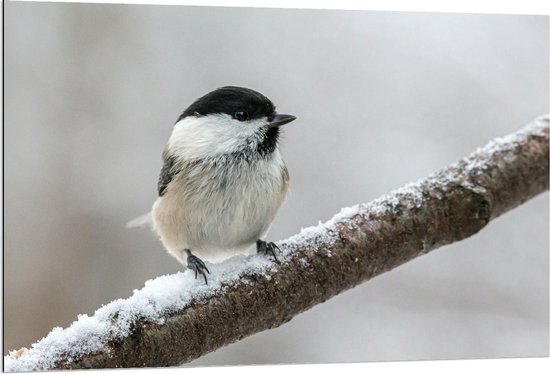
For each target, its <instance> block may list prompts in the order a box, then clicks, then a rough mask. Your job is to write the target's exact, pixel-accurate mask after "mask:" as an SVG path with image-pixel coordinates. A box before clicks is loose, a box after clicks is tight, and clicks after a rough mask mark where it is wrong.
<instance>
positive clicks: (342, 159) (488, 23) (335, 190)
mask: <svg viewBox="0 0 550 374" xmlns="http://www.w3.org/2000/svg"><path fill="white" fill-rule="evenodd" d="M5 17H6V19H5V69H6V70H5V128H4V129H5V134H4V135H5V201H4V203H5V207H4V209H5V217H4V218H5V221H4V223H5V227H4V230H5V231H4V234H5V243H4V244H5V247H4V256H5V257H4V260H5V262H4V266H5V275H4V277H5V278H4V281H5V283H4V302H5V304H4V305H5V316H4V318H5V320H4V323H5V325H4V327H5V330H4V334H5V335H4V338H5V341H4V342H5V346H4V354H6V353H7V351H8V350H9V349H17V348H20V347H21V346H27V347H28V346H29V345H30V344H32V343H33V342H35V341H36V340H37V339H40V338H41V337H43V336H45V335H46V334H47V333H48V332H49V331H50V330H51V329H52V328H53V327H54V326H58V325H59V326H62V327H66V326H68V325H70V323H71V322H72V321H73V320H74V319H75V318H76V316H77V314H79V313H88V314H91V313H93V311H94V310H95V309H97V308H98V307H100V306H101V305H102V304H106V303H108V302H110V301H111V300H113V299H115V298H123V297H128V296H130V295H131V293H132V290H133V289H136V288H141V287H142V286H143V284H144V282H145V281H146V280H147V279H149V278H153V277H156V276H159V275H162V274H168V273H174V272H177V271H181V270H182V268H181V267H180V265H179V264H178V263H177V262H176V261H175V260H173V259H172V258H171V257H170V256H169V255H168V254H167V253H166V252H165V251H164V249H163V248H162V246H161V243H160V242H159V241H158V240H157V239H156V238H155V236H154V235H153V234H152V233H149V232H146V231H142V232H139V231H138V232H135V231H127V230H126V229H125V224H126V222H127V221H128V220H129V219H131V218H133V217H134V216H136V215H139V214H141V213H144V212H146V211H147V210H148V209H149V208H150V206H151V205H152V203H153V201H154V199H155V197H156V181H157V177H158V173H159V170H160V167H161V161H160V155H161V152H162V149H163V147H164V144H165V142H166V140H167V139H168V136H169V135H170V132H171V128H172V125H173V122H174V121H175V119H176V118H177V117H178V115H179V113H180V112H181V111H182V110H183V109H185V108H186V106H187V105H189V104H190V103H191V102H192V101H193V100H194V99H195V98H197V97H199V96H201V95H203V94H204V93H206V92H208V91H210V90H212V89H215V88H217V87H220V86H223V85H241V86H246V87H251V88H254V89H256V90H258V91H260V92H262V93H264V94H266V95H267V96H268V97H270V98H271V99H272V100H273V101H274V102H275V103H276V104H277V105H278V107H279V109H280V111H282V112H286V113H292V114H295V115H296V116H297V117H298V120H297V121H295V122H293V123H292V124H290V125H288V127H285V129H284V136H283V139H282V152H283V154H284V156H285V159H286V161H287V164H288V167H289V169H290V174H291V182H292V194H291V196H290V198H289V199H288V201H287V203H286V205H285V206H284V207H283V208H282V210H281V211H280V213H279V215H278V216H277V218H276V221H275V222H274V225H273V228H272V231H271V233H270V235H269V238H270V239H272V240H275V239H282V238H285V237H287V236H289V235H291V234H294V233H296V232H298V231H299V230H300V228H301V227H306V226H309V225H314V224H317V223H318V221H319V220H326V219H329V218H330V217H331V216H332V215H333V214H334V213H336V212H338V211H339V210H340V208H341V207H345V206H349V205H352V204H355V203H358V202H366V201H369V200H371V199H373V198H376V197H378V196H380V195H382V194H385V193H388V192H389V191H391V190H392V189H395V188H398V187H400V186H402V185H404V184H405V183H407V182H410V181H415V180H417V179H418V178H422V177H425V176H426V175H427V174H429V173H430V172H432V171H435V170H437V169H439V168H441V167H444V166H446V165H447V164H449V163H451V162H454V161H456V160H458V159H459V158H461V157H463V156H466V155H468V154H469V152H471V151H473V150H474V149H475V148H476V147H478V146H482V145H484V144H485V143H486V142H487V141H488V140H489V139H491V138H493V137H496V136H501V135H505V134H507V133H510V132H513V131H515V130H516V129H518V128H519V127H521V126H522V125H523V124H525V123H527V122H529V121H530V120H532V119H533V118H534V117H536V116H537V115H539V114H543V113H547V112H548V109H549V108H548V105H549V104H548V101H549V95H548V85H549V66H548V54H549V50H548V43H549V33H548V24H549V23H548V17H545V16H508V15H506V16H503V15H471V14H436V13H432V14H428V13H396V12H367V11H332V10H331V11H323V10H283V9H246V8H210V7H208V8H200V7H182V6H146V5H105V4H100V5H97V4H55V3H43V4H40V3H13V2H8V3H7V4H6V9H5ZM548 225H549V222H548V194H547V193H545V194H543V195H541V196H539V197H537V198H535V199H533V200H531V201H529V202H528V203H526V204H525V205H523V206H520V207H519V208H517V209H516V210H514V211H512V212H510V213H508V214H506V215H505V216H503V217H501V218H499V219H497V220H496V221H494V222H492V223H491V224H490V225H489V226H488V227H487V228H486V229H485V230H483V231H482V232H480V233H479V234H478V235H476V236H474V237H472V238H470V239H468V240H465V241H463V242H460V243H456V244H454V245H450V246H448V247H444V248H441V249H439V250H437V251H435V252H433V253H431V254H429V255H427V256H423V257H421V258H418V259H416V260H414V261H412V262H410V263H408V264H405V265H403V266H402V267H400V268H398V269H395V270H394V271H391V272H389V273H386V274H384V275H382V276H379V277H377V278H375V279H373V280H371V281H369V282H367V283H365V284H363V285H361V286H359V287H356V288H355V289H353V290H351V291H348V292H346V293H344V294H342V295H340V296H338V297H335V298H333V299H331V300H329V301H328V302H326V303H324V304H322V305H319V306H317V307H315V308H313V309H312V310H310V311H308V312H306V313H304V314H302V315H299V316H297V317H296V318H294V319H293V320H292V321H291V322H290V323H288V324H286V325H284V326H282V327H280V328H278V329H275V330H272V331H266V332H263V333H260V334H257V335H255V336H252V337H249V338H247V339H244V340H243V341H241V342H238V343H236V344H233V345H231V346H229V347H226V348H223V349H220V350H219V351H217V352H214V353H211V354H208V355H206V356H204V357H202V358H200V359H198V360H196V361H194V362H193V363H192V364H191V365H212V364H216V365H223V364H260V363H318V362H346V361H348V362H353V361H374V360H376V361H378V360H418V359H458V358H484V357H517V356H541V355H547V354H548V348H549V347H548V329H549V324H548V304H549V300H548V292H549V287H548V267H549V255H548V246H549V243H548V231H549V229H548Z"/></svg>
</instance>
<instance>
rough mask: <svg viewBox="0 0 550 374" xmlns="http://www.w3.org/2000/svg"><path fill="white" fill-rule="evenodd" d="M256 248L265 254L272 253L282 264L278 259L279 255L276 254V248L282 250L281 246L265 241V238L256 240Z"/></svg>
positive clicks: (276, 260)
mask: <svg viewBox="0 0 550 374" xmlns="http://www.w3.org/2000/svg"><path fill="white" fill-rule="evenodd" d="M256 249H257V251H258V253H265V254H268V253H269V254H272V255H273V257H274V258H275V262H276V263H278V264H280V262H279V260H278V259H277V255H276V254H275V250H277V251H279V252H280V251H281V250H280V249H279V247H277V245H276V244H275V243H273V242H265V241H263V240H260V239H258V240H256Z"/></svg>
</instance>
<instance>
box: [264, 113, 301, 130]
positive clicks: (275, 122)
mask: <svg viewBox="0 0 550 374" xmlns="http://www.w3.org/2000/svg"><path fill="white" fill-rule="evenodd" d="M295 119H296V117H294V116H291V115H290V114H276V115H275V116H274V117H273V119H272V120H271V121H269V124H268V125H267V127H268V128H270V129H271V128H273V127H279V126H282V125H286V124H287V123H289V122H292V121H294V120H295Z"/></svg>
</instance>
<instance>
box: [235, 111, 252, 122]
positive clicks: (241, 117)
mask: <svg viewBox="0 0 550 374" xmlns="http://www.w3.org/2000/svg"><path fill="white" fill-rule="evenodd" d="M233 117H235V119H236V120H238V121H241V122H243V121H246V120H247V119H248V112H247V111H246V110H238V111H236V112H235V114H234V115H233Z"/></svg>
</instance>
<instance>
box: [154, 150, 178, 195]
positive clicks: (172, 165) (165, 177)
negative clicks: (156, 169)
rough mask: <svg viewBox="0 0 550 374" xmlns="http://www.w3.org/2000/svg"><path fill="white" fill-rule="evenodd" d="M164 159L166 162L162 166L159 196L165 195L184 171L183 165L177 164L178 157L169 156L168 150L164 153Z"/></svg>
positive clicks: (158, 185) (158, 186)
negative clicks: (167, 189)
mask: <svg viewBox="0 0 550 374" xmlns="http://www.w3.org/2000/svg"><path fill="white" fill-rule="evenodd" d="M162 159H163V160H164V165H162V169H161V170H160V175H159V181H158V184H157V188H158V193H159V196H162V195H164V193H165V192H166V188H167V187H168V184H169V183H170V182H171V181H172V179H174V176H176V175H177V174H178V173H179V172H180V171H181V169H182V167H181V164H180V163H179V162H177V159H176V157H175V156H170V155H168V152H166V150H165V151H164V152H163V153H162Z"/></svg>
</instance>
